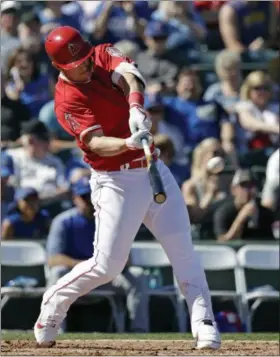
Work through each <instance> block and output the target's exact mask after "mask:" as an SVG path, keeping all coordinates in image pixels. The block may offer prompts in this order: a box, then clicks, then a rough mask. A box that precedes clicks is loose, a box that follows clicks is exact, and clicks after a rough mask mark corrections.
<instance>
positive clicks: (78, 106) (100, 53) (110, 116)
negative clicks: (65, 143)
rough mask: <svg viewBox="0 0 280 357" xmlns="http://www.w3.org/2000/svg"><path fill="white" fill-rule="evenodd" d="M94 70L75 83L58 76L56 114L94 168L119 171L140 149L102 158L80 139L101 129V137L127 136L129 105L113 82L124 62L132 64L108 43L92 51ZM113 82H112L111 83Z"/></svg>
mask: <svg viewBox="0 0 280 357" xmlns="http://www.w3.org/2000/svg"><path fill="white" fill-rule="evenodd" d="M94 63H95V64H94V72H93V75H92V79H91V81H90V82H89V83H83V84H77V83H72V82H70V81H68V80H67V79H66V78H64V77H63V76H62V75H60V76H59V79H58V82H57V84H56V88H55V113H56V116H57V119H58V121H59V123H60V125H61V126H62V127H63V128H64V129H65V130H66V131H67V132H68V133H69V134H70V135H72V136H74V137H75V138H76V141H77V144H78V146H79V147H80V148H81V149H82V151H83V152H84V160H85V162H87V163H88V164H89V165H90V166H91V167H93V168H94V169H96V170H104V171H106V170H118V169H119V168H120V166H121V165H123V164H125V163H128V162H131V161H132V160H135V159H137V158H140V157H143V150H133V151H131V150H129V151H127V152H125V153H122V154H120V155H116V156H113V157H101V156H99V155H97V154H96V153H94V152H92V151H91V150H90V149H89V148H88V146H87V145H86V144H85V143H84V142H83V138H84V137H85V135H86V134H87V133H88V132H90V131H94V130H98V129H102V130H103V133H104V136H111V137H117V138H123V139H124V138H128V137H129V136H130V135H131V133H130V129H129V125H128V119H129V104H128V103H127V100H126V97H125V95H124V93H123V91H122V89H121V88H119V87H118V86H117V85H116V84H115V83H117V80H118V78H119V75H120V74H119V73H120V71H119V69H120V68H121V66H123V65H124V63H132V60H131V59H129V58H128V57H125V56H123V55H122V54H121V52H120V51H118V50H117V49H116V48H114V47H113V45H111V44H103V45H99V46H97V47H96V48H95V52H94ZM114 82H115V83H114Z"/></svg>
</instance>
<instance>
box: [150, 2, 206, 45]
mask: <svg viewBox="0 0 280 357" xmlns="http://www.w3.org/2000/svg"><path fill="white" fill-rule="evenodd" d="M152 18H153V19H154V20H158V21H163V22H165V23H166V24H167V25H168V27H169V36H168V40H167V48H169V49H177V48H182V47H183V48H186V49H190V48H195V47H196V46H197V43H198V42H201V41H202V40H204V39H205V37H206V33H207V29H206V27H205V24H204V21H203V19H202V17H201V16H200V15H199V13H198V12H197V11H196V10H195V8H194V6H193V3H192V2H191V1H161V2H160V3H159V6H158V10H156V11H155V12H154V13H153V15H152Z"/></svg>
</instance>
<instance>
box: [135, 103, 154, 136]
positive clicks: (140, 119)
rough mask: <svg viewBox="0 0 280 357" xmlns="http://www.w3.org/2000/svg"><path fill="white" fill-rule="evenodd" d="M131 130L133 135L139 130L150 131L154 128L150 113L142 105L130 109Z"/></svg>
mask: <svg viewBox="0 0 280 357" xmlns="http://www.w3.org/2000/svg"><path fill="white" fill-rule="evenodd" d="M129 128H130V131H131V133H135V132H136V131H137V130H148V131H150V130H151V128H152V121H151V119H150V118H149V115H148V113H147V112H146V111H145V109H144V108H143V107H141V106H140V105H135V106H132V107H131V108H130V109H129Z"/></svg>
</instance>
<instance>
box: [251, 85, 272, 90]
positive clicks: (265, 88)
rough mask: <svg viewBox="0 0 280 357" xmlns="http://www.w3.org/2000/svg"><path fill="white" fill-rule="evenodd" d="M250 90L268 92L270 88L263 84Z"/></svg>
mask: <svg viewBox="0 0 280 357" xmlns="http://www.w3.org/2000/svg"><path fill="white" fill-rule="evenodd" d="M252 89H254V90H263V91H269V90H270V86H269V85H265V84H263V85H259V86H253V87H252Z"/></svg>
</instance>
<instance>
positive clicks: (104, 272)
mask: <svg viewBox="0 0 280 357" xmlns="http://www.w3.org/2000/svg"><path fill="white" fill-rule="evenodd" d="M96 263H97V265H96V269H97V270H98V274H99V275H100V277H101V276H102V281H103V283H108V282H110V281H112V280H113V279H114V278H115V277H116V276H117V275H119V274H120V273H121V272H122V270H123V269H124V266H125V263H126V261H125V259H124V260H115V259H112V258H111V257H106V256H105V255H103V254H102V253H101V254H99V255H97V258H96Z"/></svg>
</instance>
